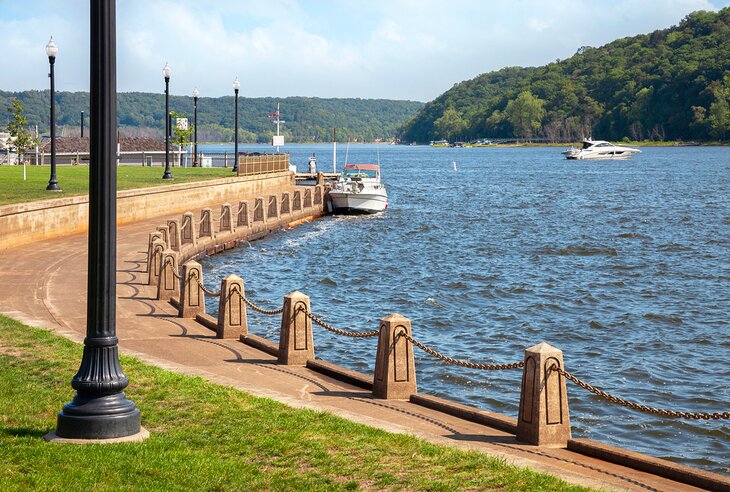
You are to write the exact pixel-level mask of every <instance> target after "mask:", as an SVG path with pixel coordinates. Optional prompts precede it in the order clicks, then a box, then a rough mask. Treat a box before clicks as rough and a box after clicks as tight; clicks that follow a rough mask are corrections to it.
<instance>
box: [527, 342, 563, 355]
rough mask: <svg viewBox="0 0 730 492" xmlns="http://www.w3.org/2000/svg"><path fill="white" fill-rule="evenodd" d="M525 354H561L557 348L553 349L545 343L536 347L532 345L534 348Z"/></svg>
mask: <svg viewBox="0 0 730 492" xmlns="http://www.w3.org/2000/svg"><path fill="white" fill-rule="evenodd" d="M526 352H530V353H533V354H545V353H552V352H560V353H561V354H562V353H563V351H562V350H560V349H559V348H555V347H553V346H552V345H550V344H549V343H547V342H541V343H538V344H537V345H534V346H532V347H530V348H528V349H526Z"/></svg>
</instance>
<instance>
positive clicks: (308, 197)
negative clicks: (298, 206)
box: [304, 188, 312, 209]
mask: <svg viewBox="0 0 730 492" xmlns="http://www.w3.org/2000/svg"><path fill="white" fill-rule="evenodd" d="M304 208H305V209H307V208H312V189H311V188H307V189H306V190H304Z"/></svg>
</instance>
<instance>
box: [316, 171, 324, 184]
mask: <svg viewBox="0 0 730 492" xmlns="http://www.w3.org/2000/svg"><path fill="white" fill-rule="evenodd" d="M317 186H324V173H323V172H322V171H319V172H318V173H317Z"/></svg>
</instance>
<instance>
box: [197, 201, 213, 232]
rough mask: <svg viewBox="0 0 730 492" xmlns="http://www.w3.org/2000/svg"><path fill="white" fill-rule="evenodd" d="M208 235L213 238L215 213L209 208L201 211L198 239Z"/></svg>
mask: <svg viewBox="0 0 730 492" xmlns="http://www.w3.org/2000/svg"><path fill="white" fill-rule="evenodd" d="M206 237H209V238H211V239H213V214H212V213H211V210H210V209H209V208H204V209H203V210H201V211H200V228H199V229H198V239H203V238H206Z"/></svg>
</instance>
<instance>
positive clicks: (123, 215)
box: [0, 171, 295, 251]
mask: <svg viewBox="0 0 730 492" xmlns="http://www.w3.org/2000/svg"><path fill="white" fill-rule="evenodd" d="M294 189H295V185H294V176H293V175H292V174H291V173H290V172H288V171H286V172H279V173H271V174H266V175H257V176H245V177H243V176H242V177H231V178H223V179H216V180H210V181H199V182H195V183H181V184H173V185H169V186H164V187H155V188H141V189H136V190H124V191H120V192H119V193H117V223H118V224H125V223H130V222H136V221H139V220H144V219H149V218H152V217H159V216H162V215H167V214H169V215H173V214H177V213H180V212H184V211H186V210H191V209H193V210H194V209H200V208H204V207H206V206H207V205H208V204H210V203H226V202H231V203H234V202H235V203H238V202H239V201H240V200H242V199H250V198H253V197H256V196H268V195H272V194H276V195H278V196H281V195H282V193H293V191H294ZM88 214H89V197H88V196H76V197H69V198H58V199H52V200H41V201H36V202H30V203H19V204H13V205H5V206H2V207H0V251H1V250H4V249H9V248H13V247H16V246H21V245H24V244H30V243H32V242H35V241H41V240H44V239H51V238H54V237H59V236H65V235H68V234H74V233H78V232H84V231H86V230H87V229H88V220H89V219H88Z"/></svg>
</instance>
